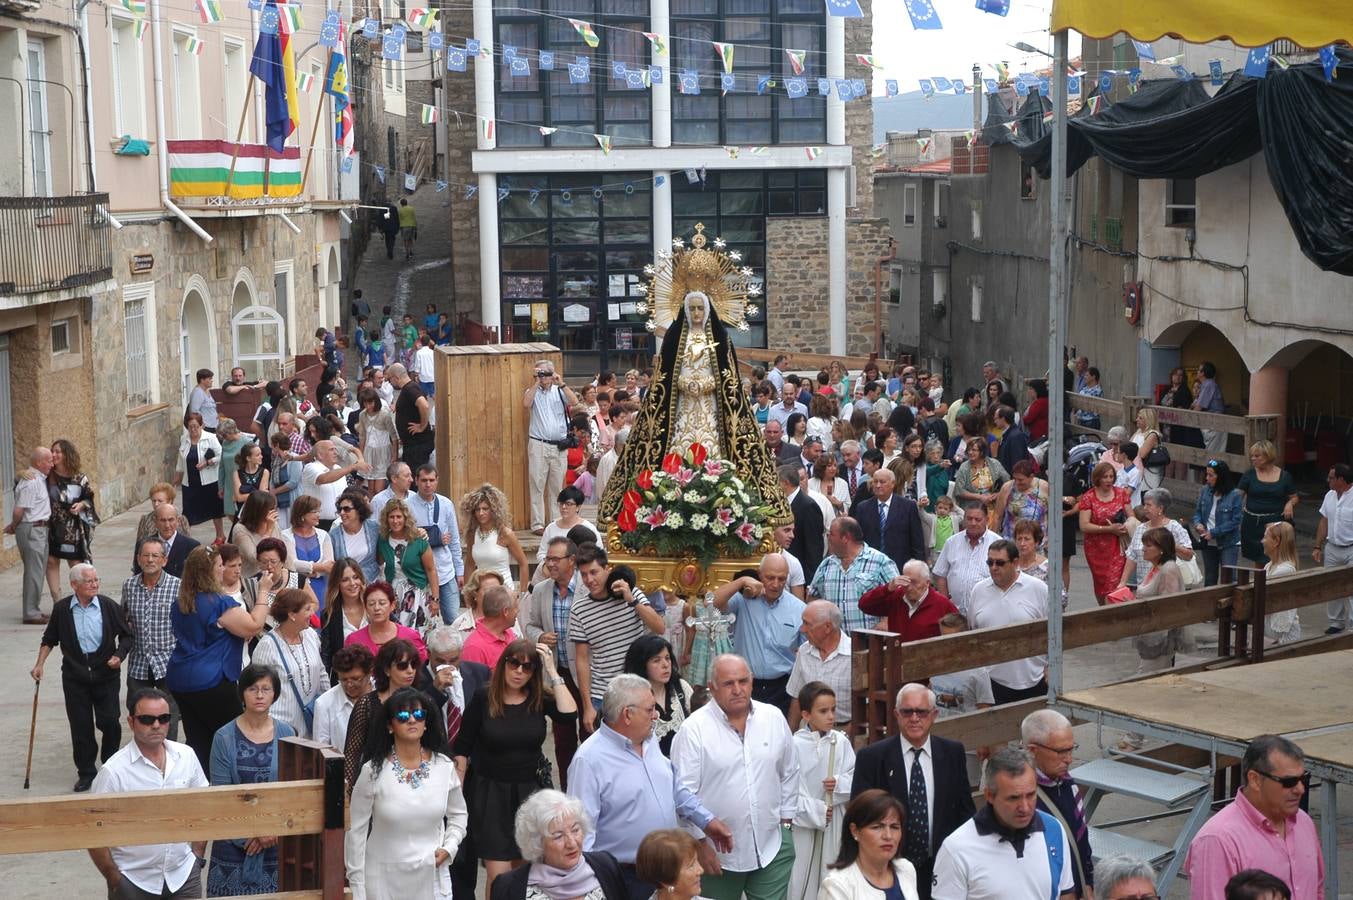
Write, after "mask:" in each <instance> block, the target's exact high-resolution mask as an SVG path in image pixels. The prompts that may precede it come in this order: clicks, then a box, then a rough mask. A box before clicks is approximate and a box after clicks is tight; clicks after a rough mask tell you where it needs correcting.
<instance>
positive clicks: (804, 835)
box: [787, 681, 855, 900]
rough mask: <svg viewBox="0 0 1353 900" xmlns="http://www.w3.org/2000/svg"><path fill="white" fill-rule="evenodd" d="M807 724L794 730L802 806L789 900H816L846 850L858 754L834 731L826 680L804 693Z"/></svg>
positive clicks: (833, 703) (832, 702)
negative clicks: (844, 830)
mask: <svg viewBox="0 0 1353 900" xmlns="http://www.w3.org/2000/svg"><path fill="white" fill-rule="evenodd" d="M798 699H799V708H800V709H801V710H803V711H804V719H803V725H802V727H800V728H799V730H798V731H796V732H794V750H795V751H796V752H797V753H798V756H799V808H798V811H797V812H796V813H795V814H794V826H793V829H794V830H793V834H794V871H793V872H792V873H791V874H790V876H789V896H788V898H787V900H812V898H813V897H815V896H817V890H818V886H819V885H820V884H821V883H822V877H823V875H824V874H826V867H827V865H828V864H829V863H831V861H832V860H834V859H835V858H836V853H837V850H838V849H839V848H840V846H841V821H842V819H844V818H845V811H846V803H848V802H849V801H850V783H851V780H852V778H853V777H854V775H855V750H854V749H853V748H852V747H851V746H850V739H849V738H847V737H846V736H845V735H844V734H842V733H841V732H839V731H833V730H832V725H833V724H834V723H835V722H836V692H835V691H833V690H832V689H831V688H830V687H829V686H827V685H826V684H824V683H823V682H821V681H810V682H808V683H807V684H805V685H804V686H803V688H802V690H800V691H799V697H798Z"/></svg>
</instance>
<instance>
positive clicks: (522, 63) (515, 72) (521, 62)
mask: <svg viewBox="0 0 1353 900" xmlns="http://www.w3.org/2000/svg"><path fill="white" fill-rule="evenodd" d="M511 65H512V77H513V78H529V77H530V76H531V63H530V62H529V61H527V59H526V57H524V56H514V57H512V63H511Z"/></svg>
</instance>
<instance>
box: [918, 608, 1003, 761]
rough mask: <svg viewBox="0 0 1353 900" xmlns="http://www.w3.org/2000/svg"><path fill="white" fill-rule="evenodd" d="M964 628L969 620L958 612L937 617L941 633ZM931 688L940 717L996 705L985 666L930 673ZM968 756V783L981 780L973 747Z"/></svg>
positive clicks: (945, 717)
mask: <svg viewBox="0 0 1353 900" xmlns="http://www.w3.org/2000/svg"><path fill="white" fill-rule="evenodd" d="M967 630H968V620H967V619H965V618H963V617H962V616H961V615H959V614H958V613H950V614H949V615H947V616H945V617H944V618H943V619H940V636H941V637H943V636H944V635H946V634H958V633H959V632H962V631H967ZM930 689H931V690H932V691H934V692H935V706H936V707H937V708H938V709H939V711H940V715H939V717H940V718H941V719H947V718H952V717H953V716H960V715H962V714H964V713H970V712H976V711H977V710H979V709H986V708H987V707H990V706H995V705H996V698H995V697H993V696H992V694H991V674H990V670H989V669H988V668H987V667H985V666H981V667H979V668H976V669H967V670H966V671H963V672H953V673H951V674H949V675H934V676H931V678H930ZM967 757H968V759H967V762H968V784H969V785H976V784H978V783H979V782H980V781H981V775H982V769H981V764H980V763H979V762H978V760H977V753H976V752H975V751H974V750H969V751H968V754H967Z"/></svg>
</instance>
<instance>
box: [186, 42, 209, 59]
mask: <svg viewBox="0 0 1353 900" xmlns="http://www.w3.org/2000/svg"><path fill="white" fill-rule="evenodd" d="M183 48H184V49H185V50H187V51H188V52H189V53H191V54H192V55H193V56H201V55H202V51H203V50H205V49H207V44H206V42H205V41H199V40H198V39H197V38H195V37H190V38H188V40H186V41H184V43H183Z"/></svg>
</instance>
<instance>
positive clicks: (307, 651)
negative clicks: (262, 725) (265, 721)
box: [252, 589, 329, 738]
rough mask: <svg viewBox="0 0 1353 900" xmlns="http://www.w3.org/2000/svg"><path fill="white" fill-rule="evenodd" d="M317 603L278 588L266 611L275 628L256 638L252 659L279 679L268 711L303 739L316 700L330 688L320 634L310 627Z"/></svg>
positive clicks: (304, 593)
mask: <svg viewBox="0 0 1353 900" xmlns="http://www.w3.org/2000/svg"><path fill="white" fill-rule="evenodd" d="M316 606H317V604H316V603H315V598H314V595H313V594H311V593H310V592H309V591H300V590H295V589H291V590H285V591H278V592H277V596H276V597H275V598H274V599H273V601H272V606H271V609H270V610H269V612H270V613H271V615H272V617H273V619H274V620H275V621H276V622H277V627H275V628H273V630H272V631H270V632H268V633H267V634H266V635H264V636H263V637H261V638H259V641H258V645H257V646H256V647H254V655H253V660H252V661H253V663H254V664H255V665H261V666H268V667H269V668H271V669H272V670H273V671H274V672H276V673H277V677H278V679H280V680H281V690H280V691H279V692H278V694H277V700H276V701H275V702H274V703H273V705H272V710H271V711H270V714H271V715H272V717H273V718H274V719H276V720H277V721H279V722H286V723H287V724H288V725H290V726H291V727H292V730H294V731H295V732H296V736H297V737H303V738H308V737H310V731H311V728H312V727H313V723H312V718H313V716H314V708H315V707H314V702H315V700H317V699H318V698H319V695H320V694H322V693H324V692H325V691H327V690H328V689H329V675H328V673H327V672H326V671H325V669H324V661H323V659H321V657H320V650H319V635H318V634H317V633H316V632H315V629H313V628H311V627H310V615H311V613H313V612H314V611H315V607H316ZM307 709H308V710H309V711H308V712H307Z"/></svg>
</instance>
